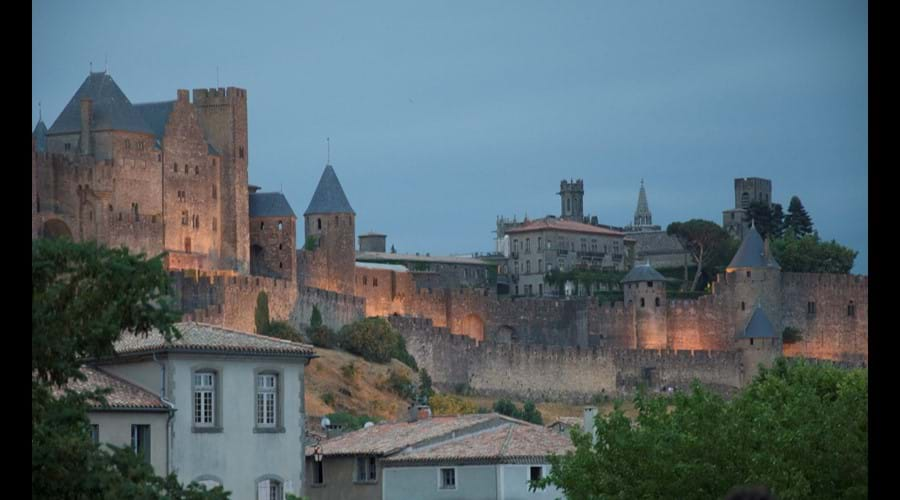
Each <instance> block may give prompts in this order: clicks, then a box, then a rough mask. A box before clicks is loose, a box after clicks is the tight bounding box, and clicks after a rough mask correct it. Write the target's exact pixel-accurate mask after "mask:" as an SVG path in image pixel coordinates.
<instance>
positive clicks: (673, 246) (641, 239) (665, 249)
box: [628, 231, 685, 256]
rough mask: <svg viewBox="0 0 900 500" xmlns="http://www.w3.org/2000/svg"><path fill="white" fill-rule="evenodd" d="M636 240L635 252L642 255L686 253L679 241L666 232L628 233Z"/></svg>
mask: <svg viewBox="0 0 900 500" xmlns="http://www.w3.org/2000/svg"><path fill="white" fill-rule="evenodd" d="M628 237H629V238H632V239H634V241H635V242H636V244H635V252H637V254H638V255H639V256H640V255H664V254H673V253H674V254H678V253H685V250H684V247H682V246H681V243H679V242H678V239H677V238H675V237H673V236H669V235H668V234H666V232H665V231H641V232H634V233H628Z"/></svg>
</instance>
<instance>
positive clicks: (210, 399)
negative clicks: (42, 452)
mask: <svg viewBox="0 0 900 500" xmlns="http://www.w3.org/2000/svg"><path fill="white" fill-rule="evenodd" d="M176 326H177V328H178V330H179V331H180V332H181V334H182V338H181V339H179V340H175V341H174V342H171V343H166V342H165V341H164V340H163V337H162V335H161V334H160V333H159V332H156V331H153V332H151V333H150V334H149V335H148V336H146V337H141V336H134V335H131V334H129V333H125V334H123V335H122V338H121V339H120V340H119V341H118V342H117V343H116V344H115V350H116V355H115V356H114V357H112V358H105V359H97V360H91V361H90V362H89V365H90V366H89V367H86V368H85V369H84V372H85V373H86V375H87V376H88V380H87V381H86V382H81V383H78V384H75V385H76V388H78V386H79V384H80V386H81V387H82V388H84V389H94V388H101V387H109V388H111V389H112V390H113V392H112V394H111V395H110V396H108V397H107V399H108V403H109V405H108V406H105V407H95V408H94V409H92V410H91V411H90V412H89V414H88V416H89V418H90V420H91V424H92V426H93V430H94V432H95V433H96V434H95V436H96V437H95V439H98V440H99V441H100V442H104V443H110V444H115V445H122V444H131V445H132V447H133V448H134V449H135V451H137V452H138V453H141V454H144V455H145V456H146V457H147V460H148V461H149V462H150V463H151V464H152V465H153V467H154V469H155V471H156V473H157V474H159V475H165V474H167V473H169V472H174V473H176V474H177V475H178V479H179V480H180V481H182V482H184V483H189V482H191V481H197V482H200V483H203V484H206V485H207V486H210V487H212V486H215V485H222V486H223V487H224V488H225V489H226V490H229V491H231V492H232V498H235V499H251V498H257V499H266V500H269V499H279V500H280V499H282V498H284V497H285V495H286V493H293V494H298V493H299V490H300V486H301V485H302V483H303V445H304V442H303V440H304V430H305V429H304V427H305V425H304V422H305V414H304V408H303V391H304V385H303V384H304V382H303V376H304V368H305V366H306V365H307V364H309V361H310V360H311V359H312V358H314V357H315V354H314V353H313V350H312V347H310V346H308V345H304V344H299V343H296V342H289V341H286V340H280V339H275V338H270V337H264V336H261V335H255V334H250V333H244V332H238V331H234V330H227V329H223V328H219V327H216V326H212V325H205V324H200V323H179V324H177V325H176Z"/></svg>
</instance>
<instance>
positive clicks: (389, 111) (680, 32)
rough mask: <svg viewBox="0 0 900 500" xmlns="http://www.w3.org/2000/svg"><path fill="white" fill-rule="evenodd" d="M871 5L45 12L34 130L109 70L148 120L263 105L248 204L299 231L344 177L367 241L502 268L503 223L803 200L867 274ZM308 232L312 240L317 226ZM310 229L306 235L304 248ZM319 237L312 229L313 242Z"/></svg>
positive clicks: (36, 39)
mask: <svg viewBox="0 0 900 500" xmlns="http://www.w3.org/2000/svg"><path fill="white" fill-rule="evenodd" d="M867 18H868V6H867V4H866V2H861V1H851V0H808V1H793V0H792V1H775V0H765V1H749V0H748V1H722V0H708V1H678V2H671V1H640V2H626V1H615V2H613V1H608V2H600V1H584V2H574V1H572V2H551V1H540V2H537V1H503V2H500V1H496V2H486V1H439V2H437V1H436V2H422V1H408V2H399V1H398V2H393V1H392V2H388V1H384V2H364V1H359V2H324V1H321V2H308V1H290V2H288V1H285V2H274V1H261V2H232V1H216V2H208V3H201V2H175V1H154V2H150V1H103V2H101V1H78V2H68V1H42V0H35V1H33V2H32V70H31V74H32V104H33V106H32V108H33V111H32V120H31V121H32V128H33V127H34V125H35V124H36V123H37V119H38V110H37V102H38V101H41V102H42V105H43V115H44V121H45V122H46V123H47V125H48V126H50V125H51V124H52V122H53V120H55V119H56V117H57V116H58V114H59V112H60V111H61V110H62V108H63V106H65V104H66V103H67V102H68V100H69V99H70V98H71V97H72V94H74V92H75V91H76V90H77V89H78V87H79V85H81V83H82V81H83V80H84V78H85V77H86V76H87V74H88V68H89V63H90V62H91V61H93V68H94V70H95V71H99V70H101V69H102V68H103V67H104V59H105V58H106V59H107V60H108V67H109V72H110V74H111V75H112V77H113V78H114V79H115V80H116V82H117V83H118V84H119V86H120V87H121V88H122V90H123V91H124V92H125V93H126V95H128V97H129V98H130V99H131V101H132V102H146V101H159V100H172V99H175V93H176V92H175V91H176V89H178V88H201V87H214V86H215V85H216V67H217V66H218V68H219V83H220V86H222V87H225V86H238V87H243V88H246V89H247V90H248V102H249V104H248V107H249V130H250V132H249V133H250V147H249V154H250V181H251V183H254V184H258V185H261V186H262V187H263V190H274V191H278V190H282V191H283V192H284V193H285V195H286V196H287V198H288V201H290V203H291V205H292V206H293V208H294V211H295V212H296V213H297V214H298V215H302V213H303V211H304V210H305V209H306V206H307V204H308V203H309V200H310V197H311V196H312V193H313V190H314V189H315V185H316V183H317V181H318V179H319V176H320V175H321V173H322V169H323V167H324V164H325V160H326V148H325V138H326V137H331V162H332V164H333V165H334V167H335V170H336V171H337V174H338V177H339V178H340V180H341V183H342V184H343V186H344V190H345V191H346V193H347V196H348V197H349V199H350V203H351V204H352V206H353V208H354V209H355V210H356V213H357V232H358V233H363V232H367V231H369V230H374V231H378V232H383V233H386V234H387V235H388V245H389V246H390V245H391V244H394V245H396V248H397V250H398V251H400V252H423V253H424V252H431V253H432V254H450V253H464V252H473V251H489V250H491V249H492V248H493V234H492V230H493V229H494V228H495V218H496V216H498V215H506V216H512V215H517V216H518V217H519V219H521V218H522V217H523V216H524V215H525V214H526V213H527V214H528V216H529V217H531V218H534V217H539V216H544V215H547V214H558V213H559V197H558V196H556V192H557V191H558V190H559V181H560V180H561V179H563V178H567V179H568V178H583V179H584V183H585V211H586V212H589V213H591V214H595V215H597V216H599V218H600V221H601V222H602V223H606V224H614V225H624V224H626V223H628V222H630V221H631V218H632V217H633V214H634V209H635V206H636V204H637V194H638V188H639V185H640V180H641V178H643V179H645V183H646V184H645V185H646V188H647V195H648V199H649V204H650V209H651V211H652V212H653V221H654V223H656V224H660V225H662V226H663V227H665V226H666V225H667V224H668V223H670V222H673V221H680V220H686V219H691V218H703V219H708V220H712V221H715V222H717V223H721V221H722V210H724V209H727V208H731V207H732V206H733V204H734V195H733V182H734V181H733V180H734V178H735V177H750V176H754V177H765V178H769V179H771V180H772V182H773V191H774V193H773V195H774V196H773V199H774V200H775V201H777V202H781V203H782V204H783V205H784V207H785V209H787V204H788V200H789V199H790V197H791V196H792V195H798V196H799V197H800V199H801V200H802V201H803V203H804V205H805V206H806V209H807V211H808V212H809V213H810V215H811V216H812V218H813V222H814V223H815V226H816V228H817V229H818V230H819V233H820V235H821V236H822V237H823V238H826V239H832V238H834V239H836V240H838V241H839V242H841V243H843V244H845V245H848V246H850V247H852V248H854V249H856V250H858V251H859V257H858V258H857V261H856V266H855V267H854V272H857V273H864V274H866V273H868V241H867V240H868V207H867V205H868V188H867V185H868V175H869V174H868V20H867ZM298 222H299V223H300V224H302V219H301V221H298ZM300 227H301V228H302V225H301V226H300ZM301 234H302V229H301Z"/></svg>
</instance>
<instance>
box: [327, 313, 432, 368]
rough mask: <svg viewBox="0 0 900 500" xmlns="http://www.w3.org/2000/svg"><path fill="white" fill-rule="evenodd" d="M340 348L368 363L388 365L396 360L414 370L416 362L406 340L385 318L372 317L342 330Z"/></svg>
mask: <svg viewBox="0 0 900 500" xmlns="http://www.w3.org/2000/svg"><path fill="white" fill-rule="evenodd" d="M339 343H340V347H341V348H343V349H345V350H347V352H350V353H353V354H356V355H357V356H361V357H362V358H363V359H365V360H366V361H372V362H375V363H387V362H389V361H390V360H391V358H396V359H397V360H398V361H400V362H401V363H404V364H406V365H407V366H409V367H410V368H412V369H413V370H418V366H416V360H415V359H414V358H413V357H412V356H411V355H410V354H409V352H408V351H407V350H406V340H404V339H403V337H402V336H401V335H400V334H399V333H397V331H396V330H394V328H393V327H392V326H391V324H390V323H388V322H387V320H385V319H384V318H378V317H371V318H366V319H363V320H360V321H357V322H355V323H353V324H350V325H347V326H345V327H344V328H342V329H341V332H340V334H339Z"/></svg>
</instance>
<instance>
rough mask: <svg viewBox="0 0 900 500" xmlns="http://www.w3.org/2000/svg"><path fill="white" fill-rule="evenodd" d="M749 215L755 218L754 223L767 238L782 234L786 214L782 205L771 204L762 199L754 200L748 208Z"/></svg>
mask: <svg viewBox="0 0 900 500" xmlns="http://www.w3.org/2000/svg"><path fill="white" fill-rule="evenodd" d="M747 211H748V214H747V216H748V217H749V218H750V219H751V220H753V224H754V226H755V227H756V230H757V231H758V232H759V235H760V236H762V237H763V239H765V238H778V237H780V236H781V233H782V229H781V226H782V224H783V220H782V219H783V218H784V215H783V214H782V211H781V205H778V204H775V205H770V204H768V203H765V202H762V201H754V202H753V203H751V204H750V208H749V209H748V210H747Z"/></svg>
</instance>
